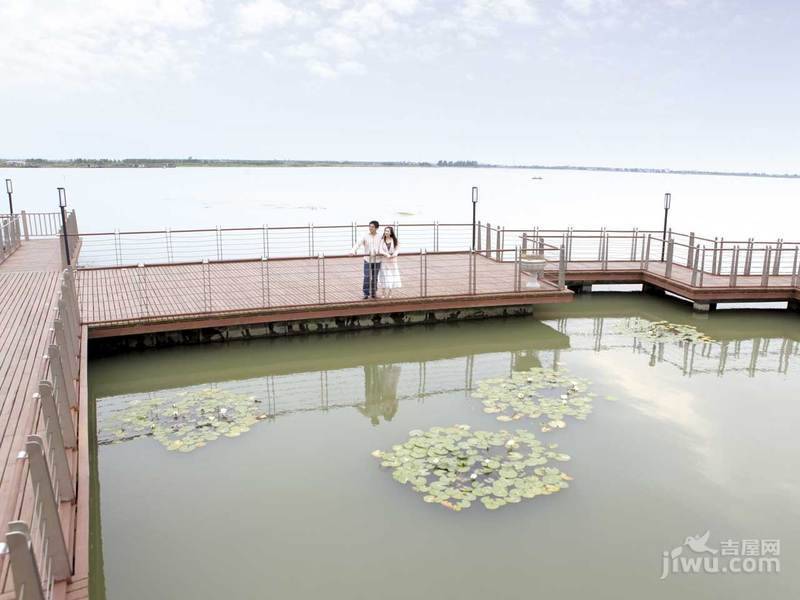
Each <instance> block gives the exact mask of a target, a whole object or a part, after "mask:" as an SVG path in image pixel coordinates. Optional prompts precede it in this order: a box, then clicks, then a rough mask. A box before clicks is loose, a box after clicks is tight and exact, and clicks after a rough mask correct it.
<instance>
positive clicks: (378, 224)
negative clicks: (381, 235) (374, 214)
mask: <svg viewBox="0 0 800 600" xmlns="http://www.w3.org/2000/svg"><path fill="white" fill-rule="evenodd" d="M369 224H370V225H375V229H377V228H378V227H380V226H381V224H380V223H378V222H377V221H370V222H369Z"/></svg>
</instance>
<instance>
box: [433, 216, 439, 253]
mask: <svg viewBox="0 0 800 600" xmlns="http://www.w3.org/2000/svg"><path fill="white" fill-rule="evenodd" d="M439 233H440V228H439V221H434V222H433V251H434V252H438V251H439Z"/></svg>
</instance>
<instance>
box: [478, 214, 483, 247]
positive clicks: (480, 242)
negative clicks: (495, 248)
mask: <svg viewBox="0 0 800 600" xmlns="http://www.w3.org/2000/svg"><path fill="white" fill-rule="evenodd" d="M481 227H483V226H482V225H481V222H480V221H478V235H477V237H478V248H477V250H478V252H480V251H481V248H482V247H483V234H482V231H481Z"/></svg>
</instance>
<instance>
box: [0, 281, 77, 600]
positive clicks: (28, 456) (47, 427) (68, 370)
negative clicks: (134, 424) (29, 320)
mask: <svg viewBox="0 0 800 600" xmlns="http://www.w3.org/2000/svg"><path fill="white" fill-rule="evenodd" d="M79 371H80V319H79V314H78V304H77V294H76V291H75V281H74V277H73V274H72V272H71V271H70V270H65V271H64V273H63V275H62V278H61V290H60V293H59V295H58V301H57V306H56V308H55V309H54V316H53V325H52V328H51V329H50V333H49V345H48V349H47V353H46V354H45V356H44V358H43V362H42V371H41V373H42V376H41V380H40V382H39V386H38V391H37V392H36V393H35V394H34V395H33V398H32V401H33V402H35V403H36V404H37V405H38V407H39V410H40V411H41V414H40V419H38V420H39V422H40V427H39V434H38V435H34V434H31V435H29V436H28V438H27V441H26V443H25V446H24V448H23V449H20V450H19V453H18V454H17V458H18V460H17V464H16V467H15V472H14V475H13V479H14V482H15V484H16V485H15V487H14V489H15V490H19V493H12V494H10V495H9V500H8V503H7V504H6V505H5V506H4V507H2V509H3V511H4V512H3V514H2V517H1V518H2V521H0V523H7V528H6V533H5V543H4V544H0V557H2V559H3V560H9V561H10V569H11V573H12V576H13V580H14V589H15V594H16V598H17V599H18V600H19V599H22V598H23V597H24V598H25V600H28V599H40V600H48V599H50V598H52V597H53V593H54V589H55V584H56V583H57V582H59V581H63V580H66V579H68V578H69V577H70V575H71V574H72V556H71V553H70V551H69V549H68V547H67V539H66V538H65V537H64V528H63V526H62V522H61V517H60V516H59V512H60V509H61V507H62V505H63V504H65V503H67V504H68V505H69V506H70V507H71V506H72V503H73V502H74V501H75V494H76V489H75V479H74V477H73V474H72V473H71V471H70V467H69V461H68V458H67V450H68V449H71V448H76V447H77V424H76V419H75V415H76V411H77V408H78V394H77V381H78V377H79ZM21 497H26V498H29V500H28V501H25V502H22V503H21V505H20V506H18V505H17V501H18V498H21Z"/></svg>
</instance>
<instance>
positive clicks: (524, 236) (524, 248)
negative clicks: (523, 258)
mask: <svg viewBox="0 0 800 600" xmlns="http://www.w3.org/2000/svg"><path fill="white" fill-rule="evenodd" d="M522 252H523V254H526V253H527V252H528V232H527V231H523V232H522Z"/></svg>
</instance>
